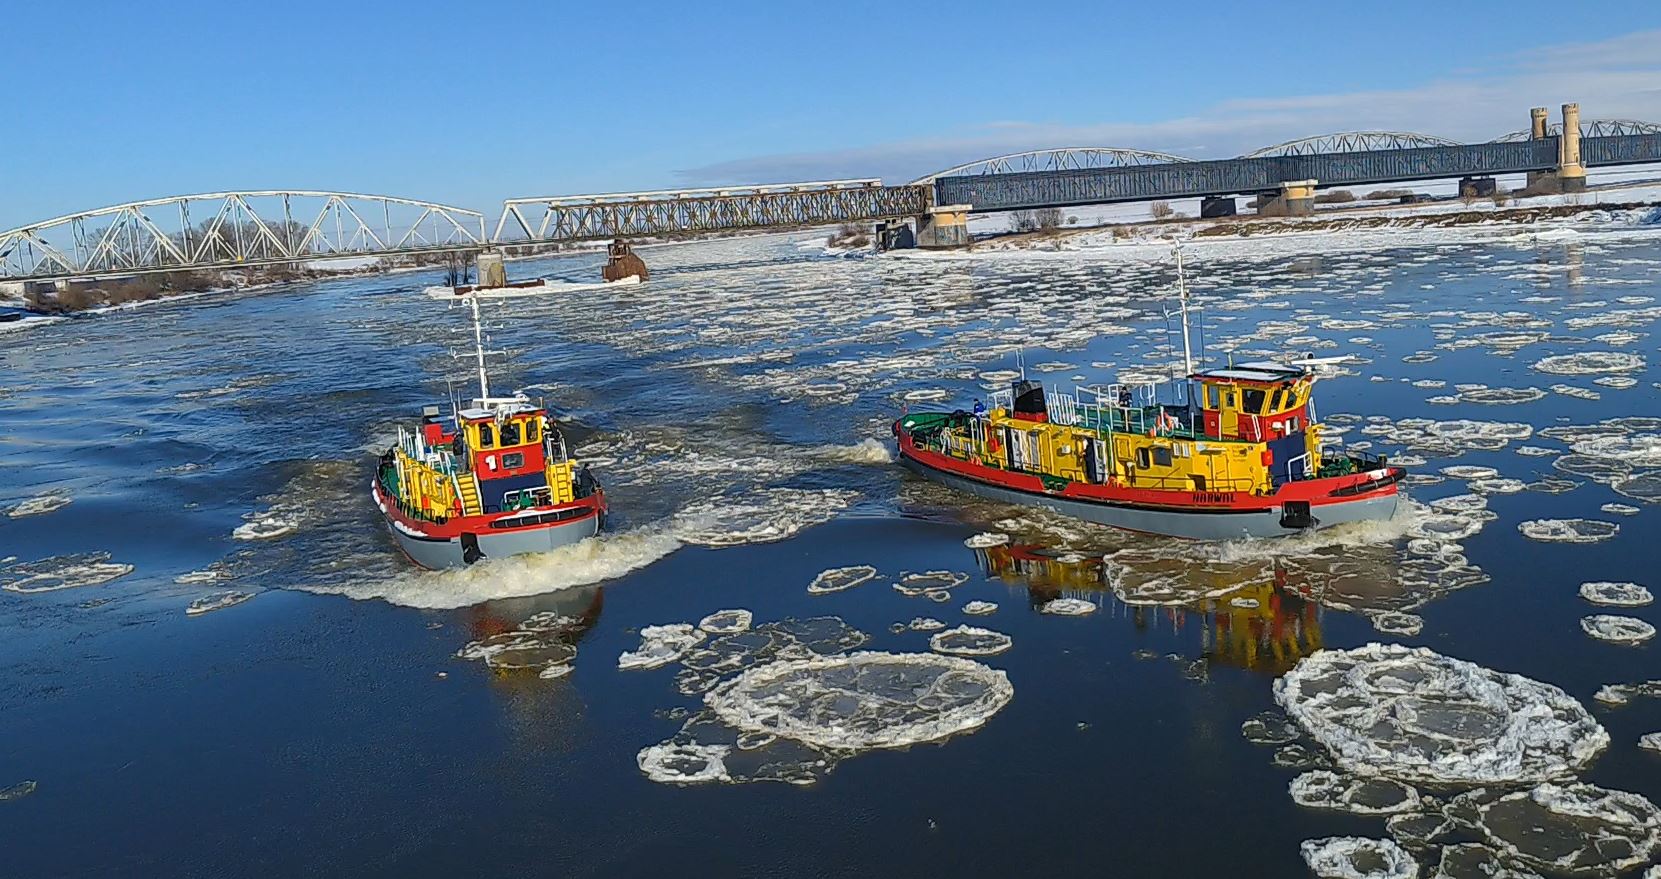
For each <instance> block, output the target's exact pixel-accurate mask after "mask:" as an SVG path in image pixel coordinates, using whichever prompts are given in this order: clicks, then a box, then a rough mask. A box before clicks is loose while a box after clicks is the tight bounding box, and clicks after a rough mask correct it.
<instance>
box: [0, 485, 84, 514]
mask: <svg viewBox="0 0 1661 879" xmlns="http://www.w3.org/2000/svg"><path fill="white" fill-rule="evenodd" d="M71 500H73V498H71V497H70V496H69V495H68V494H67V493H66V492H62V491H49V492H46V493H44V494H37V495H35V496H34V497H30V498H24V499H23V500H21V501H18V502H17V503H16V504H15V505H13V506H12V508H11V509H9V510H7V511H6V515H7V516H10V517H11V518H13V519H22V518H24V517H26V516H44V515H45V514H47V513H51V512H55V511H57V510H61V509H63V508H64V507H67V506H69V503H70V501H71Z"/></svg>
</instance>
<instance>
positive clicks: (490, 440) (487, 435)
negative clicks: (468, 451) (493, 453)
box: [478, 424, 496, 449]
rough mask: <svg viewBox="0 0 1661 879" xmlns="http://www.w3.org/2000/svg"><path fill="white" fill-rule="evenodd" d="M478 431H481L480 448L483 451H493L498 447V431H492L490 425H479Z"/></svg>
mask: <svg viewBox="0 0 1661 879" xmlns="http://www.w3.org/2000/svg"><path fill="white" fill-rule="evenodd" d="M478 430H479V448H481V449H493V448H495V447H496V431H495V430H493V429H491V427H490V425H488V424H481V425H479V426H478Z"/></svg>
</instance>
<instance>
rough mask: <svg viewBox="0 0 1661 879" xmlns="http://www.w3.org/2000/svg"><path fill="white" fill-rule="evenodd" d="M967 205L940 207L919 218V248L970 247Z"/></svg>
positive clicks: (968, 207) (933, 208) (932, 208)
mask: <svg viewBox="0 0 1661 879" xmlns="http://www.w3.org/2000/svg"><path fill="white" fill-rule="evenodd" d="M970 207H971V206H970V205H966V204H949V205H939V206H936V207H931V208H929V212H928V213H926V214H923V215H922V216H920V217H918V218H917V246H918V247H921V248H926V249H930V250H944V249H946V248H951V247H968V246H969V209H970Z"/></svg>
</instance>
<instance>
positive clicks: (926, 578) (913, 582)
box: [894, 571, 969, 598]
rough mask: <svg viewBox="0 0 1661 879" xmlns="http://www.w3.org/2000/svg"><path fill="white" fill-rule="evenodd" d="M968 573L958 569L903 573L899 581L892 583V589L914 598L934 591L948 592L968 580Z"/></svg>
mask: <svg viewBox="0 0 1661 879" xmlns="http://www.w3.org/2000/svg"><path fill="white" fill-rule="evenodd" d="M968 580H969V575H968V574H964V573H961V572H959V571H923V572H922V573H920V574H905V575H904V576H902V577H900V582H898V583H895V584H894V590H895V591H896V592H899V593H900V594H901V595H905V596H909V597H911V598H916V597H918V596H922V595H928V594H930V593H935V592H948V591H949V590H952V589H955V588H957V587H958V586H962V585H963V584H964V583H966V582H968Z"/></svg>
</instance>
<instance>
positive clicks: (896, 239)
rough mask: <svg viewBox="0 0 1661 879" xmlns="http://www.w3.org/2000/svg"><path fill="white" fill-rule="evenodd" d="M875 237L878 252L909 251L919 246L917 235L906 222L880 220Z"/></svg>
mask: <svg viewBox="0 0 1661 879" xmlns="http://www.w3.org/2000/svg"><path fill="white" fill-rule="evenodd" d="M874 233H875V234H874V236H873V237H875V238H876V239H877V250H879V251H882V250H909V249H911V248H913V247H916V246H917V235H916V234H915V233H913V232H912V231H911V224H910V223H907V222H905V221H904V220H879V221H878V222H877V226H876V229H875V230H874Z"/></svg>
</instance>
